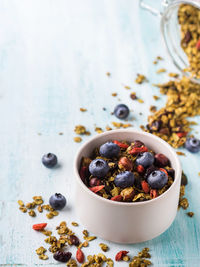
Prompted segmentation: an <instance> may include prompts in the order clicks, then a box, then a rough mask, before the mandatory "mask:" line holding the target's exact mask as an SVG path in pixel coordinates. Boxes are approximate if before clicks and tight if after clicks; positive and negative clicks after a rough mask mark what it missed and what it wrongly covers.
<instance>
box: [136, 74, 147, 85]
mask: <svg viewBox="0 0 200 267" xmlns="http://www.w3.org/2000/svg"><path fill="white" fill-rule="evenodd" d="M135 82H136V83H138V84H142V83H143V82H147V78H146V77H145V76H144V75H143V74H139V73H138V74H137V78H136V79H135Z"/></svg>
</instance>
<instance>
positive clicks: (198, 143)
mask: <svg viewBox="0 0 200 267" xmlns="http://www.w3.org/2000/svg"><path fill="white" fill-rule="evenodd" d="M185 147H186V148H187V150H189V151H190V152H192V153H197V152H199V151H200V140H199V139H197V138H195V137H193V138H187V140H186V142H185Z"/></svg>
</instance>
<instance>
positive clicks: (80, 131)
mask: <svg viewBox="0 0 200 267" xmlns="http://www.w3.org/2000/svg"><path fill="white" fill-rule="evenodd" d="M74 132H75V133H76V134H80V135H90V132H89V131H86V128H85V126H83V125H77V126H75V129H74Z"/></svg>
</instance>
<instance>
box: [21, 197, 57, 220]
mask: <svg viewBox="0 0 200 267" xmlns="http://www.w3.org/2000/svg"><path fill="white" fill-rule="evenodd" d="M43 203H44V200H43V199H42V197H41V196H34V197H33V201H32V202H28V203H27V204H26V205H25V204H24V202H23V201H22V200H18V204H19V210H21V211H22V212H23V213H26V212H27V211H28V214H29V216H31V217H36V212H35V209H36V208H37V211H38V212H39V213H42V212H43V211H44V210H46V211H48V213H47V214H46V217H47V218H48V219H52V218H53V217H54V216H57V215H58V214H59V213H58V211H57V210H55V209H53V208H52V207H51V206H50V205H49V204H47V205H42V204H43Z"/></svg>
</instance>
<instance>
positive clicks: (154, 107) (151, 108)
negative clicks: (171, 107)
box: [149, 106, 157, 113]
mask: <svg viewBox="0 0 200 267" xmlns="http://www.w3.org/2000/svg"><path fill="white" fill-rule="evenodd" d="M149 110H150V111H151V112H153V113H154V112H156V111H157V107H156V106H150V108H149Z"/></svg>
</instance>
